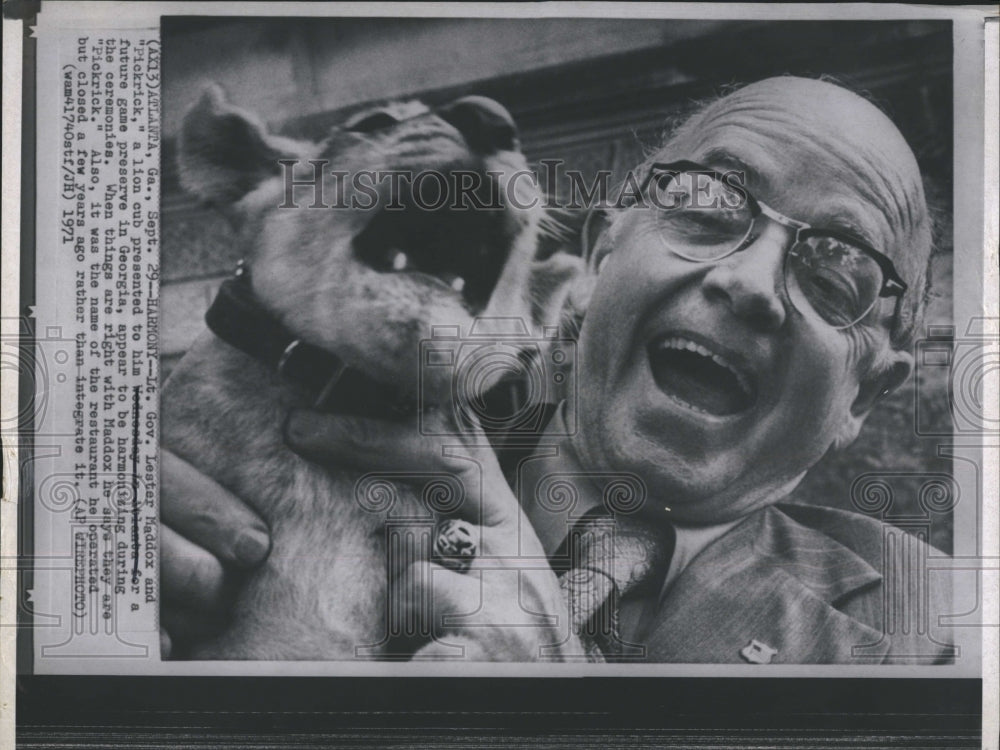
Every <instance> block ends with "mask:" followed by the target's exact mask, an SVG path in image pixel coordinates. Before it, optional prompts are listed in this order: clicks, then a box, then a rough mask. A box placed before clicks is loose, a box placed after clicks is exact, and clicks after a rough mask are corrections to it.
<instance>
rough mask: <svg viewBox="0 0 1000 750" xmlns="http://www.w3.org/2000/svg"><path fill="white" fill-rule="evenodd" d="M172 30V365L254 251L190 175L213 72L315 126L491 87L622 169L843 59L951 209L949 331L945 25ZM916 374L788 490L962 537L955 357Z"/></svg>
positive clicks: (528, 125) (943, 226)
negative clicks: (734, 108)
mask: <svg viewBox="0 0 1000 750" xmlns="http://www.w3.org/2000/svg"><path fill="white" fill-rule="evenodd" d="M162 39H163V46H164V48H163V53H164V54H163V62H164V69H163V86H164V87H163V95H164V110H163V135H164V150H163V153H164V157H163V161H164V163H163V167H164V180H163V187H162V210H163V221H162V232H163V236H162V248H163V255H162V290H161V294H162V298H161V310H162V315H163V317H162V322H161V332H162V339H161V341H162V349H161V351H162V366H163V372H164V373H168V372H169V370H170V368H171V367H172V366H173V364H175V363H176V361H177V360H178V359H179V358H180V356H182V354H183V352H184V351H185V350H186V349H187V347H188V346H189V345H190V343H191V341H192V340H193V338H194V337H195V336H196V335H197V334H198V333H199V332H200V330H201V329H202V326H203V324H202V316H203V314H204V311H205V309H206V307H207V305H208V303H209V302H210V301H211V299H212V297H213V296H214V293H215V290H216V288H217V286H218V284H219V282H220V281H221V280H222V279H223V278H224V277H225V276H226V275H227V274H229V273H230V272H231V271H232V269H233V267H234V265H235V263H236V261H237V260H238V259H239V258H240V255H241V253H240V249H239V248H238V247H237V246H236V245H235V243H234V242H233V238H232V236H231V234H230V232H229V229H228V226H227V225H226V224H225V222H224V221H223V220H222V219H221V218H219V217H218V216H217V215H216V214H214V213H212V212H211V211H209V210H207V209H204V208H202V207H200V206H199V205H198V204H197V201H196V200H195V199H194V198H193V197H192V196H190V195H187V194H185V193H184V191H183V190H182V189H181V188H180V186H179V185H178V182H177V173H176V167H175V165H174V138H175V137H176V133H177V129H178V126H179V123H180V121H181V118H182V117H183V114H184V112H185V111H186V110H187V108H188V107H189V106H191V105H192V104H193V103H194V102H195V101H196V100H197V98H198V96H199V95H200V92H201V89H202V88H203V86H204V85H205V84H207V83H208V82H216V83H220V84H221V85H222V86H223V87H224V88H225V90H226V91H227V93H228V95H229V97H230V99H231V100H232V101H233V102H234V103H235V104H237V105H239V106H241V107H244V108H246V109H248V110H250V111H253V112H255V113H257V114H258V115H259V116H260V117H261V118H262V119H263V120H264V121H265V122H267V123H268V124H269V126H270V127H271V128H272V130H274V131H275V132H281V133H285V134H288V135H294V136H298V137H308V138H315V139H319V138H322V137H323V135H324V133H325V132H326V131H327V130H328V128H329V127H330V126H331V125H333V124H335V123H338V122H340V121H341V120H342V119H343V118H345V117H346V116H349V115H350V114H352V113H354V112H355V111H357V110H359V109H364V108H367V107H369V106H371V105H373V104H377V103H380V102H384V101H387V100H392V99H409V98H417V99H421V100H423V101H425V102H426V103H428V104H431V105H433V104H437V103H443V102H446V101H449V100H451V99H453V98H455V97H457V96H462V95H465V94H473V93H474V94H481V95H485V96H490V97H493V98H494V99H497V100H498V101H500V102H501V103H503V104H504V105H505V106H506V107H507V108H508V109H509V110H510V111H511V113H512V114H513V115H514V117H515V119H516V120H517V122H518V125H519V126H520V129H521V136H522V141H523V146H524V151H525V153H526V155H527V157H528V159H529V161H531V162H532V163H537V162H538V160H539V159H562V160H563V161H564V162H565V167H566V168H567V169H578V170H581V171H582V172H583V173H584V174H592V173H595V172H596V171H597V170H599V169H611V170H613V172H614V173H615V175H616V176H619V177H620V176H621V175H623V174H624V172H625V171H626V170H627V169H629V168H630V167H632V166H634V165H635V164H636V163H638V162H639V161H640V160H641V158H642V156H643V155H644V153H645V152H647V151H648V150H649V149H651V148H654V147H655V146H656V145H657V144H658V143H659V142H660V141H661V140H662V138H663V135H664V132H665V129H666V128H667V126H668V123H670V122H672V121H675V120H676V119H677V118H678V117H681V116H683V114H684V113H685V112H686V111H688V110H690V109H691V108H692V106H693V105H694V103H695V102H697V101H699V100H701V99H704V98H706V97H710V96H713V95H715V94H718V93H720V92H721V91H723V90H724V89H725V88H726V87H727V86H731V85H734V84H739V83H747V82H751V81H754V80H757V79H760V78H764V77H767V76H772V75H780V74H785V73H788V74H794V75H805V76H820V75H823V76H832V77H834V78H835V79H836V80H838V81H839V82H840V83H842V84H844V85H846V86H848V87H849V88H851V89H853V90H855V91H858V92H859V93H862V94H864V95H865V96H867V97H868V98H869V99H871V100H872V101H874V102H875V103H876V104H878V105H879V106H880V107H881V108H882V109H883V110H884V111H885V112H886V113H887V114H888V115H889V116H890V117H891V118H892V119H893V120H894V121H895V122H896V124H897V125H898V126H899V128H900V130H901V131H902V132H903V134H904V136H905V137H906V138H907V140H908V141H909V143H910V145H911V147H912V148H913V150H914V152H915V153H916V155H917V158H918V160H919V162H920V166H921V168H922V171H923V173H924V176H925V181H926V185H927V189H928V195H929V197H930V199H931V200H932V201H933V203H934V205H935V207H936V213H937V215H938V217H939V222H938V224H939V227H938V242H937V255H936V257H935V259H934V266H933V271H932V284H933V287H932V289H933V297H932V299H931V302H930V305H929V308H928V319H927V324H928V325H929V326H936V327H935V328H933V329H930V330H932V331H934V332H935V333H936V334H938V335H939V336H940V337H941V340H942V342H943V345H944V346H947V345H948V342H949V341H950V338H949V336H950V333H949V330H948V328H947V326H950V325H951V324H952V289H951V277H952V274H951V269H952V247H951V226H950V221H949V218H950V216H951V205H950V201H951V195H952V31H951V24H950V22H947V21H942V22H937V21H864V22H859V21H843V22H831V21H822V22H811V21H783V22H764V21H752V22H748V21H738V22H730V21H677V20H622V19H525V20H513V19H365V18H351V19H320V18H310V19H303V20H295V19H285V18H272V19H255V20H247V19H237V18H216V19H211V18H205V17H199V18H197V19H186V18H169V17H165V18H164V19H163V22H162ZM919 375H920V377H919V379H911V380H910V381H909V383H908V384H907V385H906V386H905V387H904V388H902V389H901V390H900V391H899V392H897V393H896V394H895V395H893V396H892V397H891V398H889V399H887V400H886V401H885V402H884V403H883V404H881V405H880V406H879V407H877V408H876V410H875V411H874V412H873V414H872V416H871V417H870V419H869V420H868V423H867V424H866V426H865V428H864V431H863V432H862V434H861V436H860V438H859V439H858V441H857V442H856V443H855V445H854V446H852V447H851V448H850V449H849V450H847V451H845V452H843V453H841V454H839V455H831V456H828V457H827V458H826V459H824V460H823V461H822V462H821V464H820V465H818V466H817V467H815V468H814V469H813V471H811V472H810V474H809V476H808V477H807V479H806V480H805V482H804V483H803V484H802V486H801V487H800V488H799V489H798V490H797V491H796V493H795V496H794V499H795V500H796V501H798V502H805V503H818V504H824V505H832V506H835V507H842V508H846V509H852V510H863V511H866V512H869V513H872V514H873V515H877V516H879V517H884V518H887V519H888V520H893V519H903V518H909V519H911V520H910V521H908V522H907V525H909V526H910V528H912V529H913V530H915V531H916V532H917V533H926V534H929V536H930V539H931V542H932V543H933V544H934V545H935V546H937V547H939V548H940V549H942V550H944V551H946V552H950V551H951V550H952V516H951V513H950V511H949V509H948V508H949V503H948V501H947V498H946V497H945V498H944V499H942V497H941V495H940V494H937V495H936V496H935V501H934V502H929V501H928V495H927V492H928V491H930V492H931V494H932V495H934V493H935V492H937V490H934V489H933V488H934V487H940V488H941V489H940V492H943V493H945V494H947V492H949V491H951V492H953V491H954V489H953V488H952V487H951V484H950V480H949V479H948V477H950V475H951V468H952V467H951V462H950V460H949V459H947V458H939V457H938V456H937V447H938V443H939V442H940V438H936V437H934V436H935V435H948V434H950V432H951V415H950V408H949V392H948V368H947V367H934V368H925V369H923V370H921V371H920V373H919ZM917 383H919V388H918V387H917V385H916V384H917ZM935 477H936V478H935ZM935 483H937V484H935ZM852 486H853V488H854V497H853V499H852ZM883 487H884V488H888V492H889V493H890V494H891V501H890V502H888V503H886V502H885V501H884V500H883V496H882V494H880V493H881V492H882V489H880V488H883ZM935 503H936V504H935Z"/></svg>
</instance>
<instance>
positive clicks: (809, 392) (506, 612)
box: [163, 77, 951, 664]
mask: <svg viewBox="0 0 1000 750" xmlns="http://www.w3.org/2000/svg"><path fill="white" fill-rule="evenodd" d="M634 174H635V176H636V178H637V179H636V182H635V186H637V189H634V190H633V191H632V195H630V196H628V197H629V200H627V201H625V202H624V204H623V205H622V206H620V207H615V208H613V209H611V210H608V211H604V212H600V213H598V214H595V215H594V216H592V219H591V221H590V222H589V223H588V228H587V230H588V231H587V234H588V238H589V240H590V241H589V243H588V246H587V253H588V256H589V257H588V262H589V267H590V269H591V271H592V273H593V278H592V289H591V290H590V291H589V294H588V295H587V298H586V299H585V300H584V303H585V305H584V306H585V309H586V314H585V316H584V318H583V324H582V329H581V332H580V336H579V342H578V344H579V349H578V354H579V357H578V361H577V367H578V373H577V382H578V384H579V393H578V398H576V399H571V400H567V401H566V402H565V403H564V404H562V405H561V406H560V407H559V408H558V409H556V410H554V412H553V416H552V421H551V422H550V428H549V430H548V431H547V432H546V433H545V435H543V436H542V438H541V440H540V441H539V442H538V445H537V446H536V447H535V449H534V450H528V451H524V449H523V446H522V447H521V449H520V450H519V451H505V450H504V449H503V441H502V439H501V440H497V439H496V438H494V444H495V445H497V446H498V450H497V452H496V456H494V455H493V454H490V453H488V452H483V451H478V452H475V453H474V454H470V455H472V456H473V458H474V459H475V461H474V463H473V462H469V461H462V460H460V459H456V458H449V457H445V456H443V455H442V451H441V450H440V445H438V444H436V443H435V442H433V441H429V440H427V439H426V438H425V437H423V436H421V435H419V434H418V432H417V431H416V430H413V429H412V428H411V427H408V426H406V425H395V424H389V423H382V422H366V423H364V424H362V423H361V420H359V419H357V418H353V417H352V418H346V417H338V416H331V415H321V414H317V413H311V412H296V413H294V414H292V415H291V417H290V419H289V423H288V427H287V439H288V442H289V444H290V445H292V447H293V448H295V449H296V450H298V451H299V452H301V453H303V454H304V455H307V456H309V457H311V458H314V459H316V460H324V459H334V458H335V459H336V460H337V461H342V462H348V463H353V464H355V465H357V466H360V467H364V466H366V465H368V466H370V467H371V468H373V469H380V470H386V469H391V468H398V469H400V470H404V471H405V470H413V469H414V467H422V468H428V467H429V468H435V469H438V470H447V471H452V472H455V473H457V474H459V475H462V476H464V477H467V478H469V479H470V480H471V479H473V473H474V474H475V481H468V482H466V487H467V488H472V491H471V493H470V498H469V499H470V500H471V502H469V503H467V504H466V511H467V513H468V516H467V518H468V520H469V522H470V523H471V522H475V523H478V524H480V525H481V540H482V541H481V544H480V545H479V549H478V557H476V559H475V560H474V561H473V563H472V569H471V570H462V569H448V568H445V567H440V566H438V565H436V564H435V563H431V562H427V563H426V564H427V565H432V566H433V567H434V576H433V587H432V590H431V591H430V592H427V593H428V595H429V596H432V597H433V603H434V607H433V609H432V610H431V611H432V612H433V617H434V619H435V623H434V627H435V631H434V632H435V634H436V635H437V636H438V637H440V639H441V641H442V643H443V642H444V641H448V643H450V644H452V645H453V644H455V643H460V644H462V645H464V646H466V647H467V649H468V650H467V652H466V653H467V655H468V656H469V658H473V659H505V660H528V659H538V658H548V659H574V658H595V659H599V658H612V659H615V658H619V659H645V660H649V661H661V662H738V663H742V662H751V663H767V662H771V663H791V664H795V663H862V664H868V663H877V662H882V661H888V662H893V661H915V662H918V663H931V662H934V661H940V660H945V659H947V658H948V656H949V654H950V653H951V651H950V649H949V647H948V646H947V644H946V643H944V642H943V641H944V639H943V638H941V637H940V636H939V635H934V634H928V633H927V632H926V629H925V628H924V625H923V623H913V627H909V622H908V623H907V626H906V627H899V622H900V621H899V620H898V619H897V618H900V617H909V616H911V615H913V613H912V612H910V610H909V609H908V608H909V607H911V606H915V605H912V604H911V603H910V599H909V598H908V594H909V593H911V592H908V591H907V590H906V588H907V585H906V584H905V583H904V584H900V583H899V580H896V579H895V578H894V575H898V570H897V567H898V565H899V564H900V563H901V560H902V558H901V557H899V556H898V555H897V556H896V557H894V556H893V555H888V554H886V552H885V551H886V549H889V548H887V547H886V546H885V542H884V535H885V533H886V532H885V529H884V528H883V527H882V525H881V524H879V523H877V522H875V521H873V520H871V519H867V518H864V517H862V516H860V515H856V514H850V513H844V512H840V511H835V510H831V509H827V508H824V507H822V503H823V498H815V499H814V500H815V502H816V504H815V505H811V506H802V505H794V506H793V505H784V504H780V503H781V501H782V500H783V499H785V498H786V497H787V496H788V495H789V493H790V492H791V491H792V490H793V489H794V488H795V486H796V485H797V484H798V483H799V481H800V480H801V479H802V477H803V476H804V474H805V473H806V472H807V471H808V470H809V468H810V467H812V466H813V465H814V464H815V463H816V462H817V461H819V459H820V458H821V457H822V456H823V455H824V454H825V453H826V452H827V451H828V450H830V449H831V448H839V447H844V446H846V445H849V444H850V443H851V442H852V441H853V440H854V439H855V437H856V436H857V435H858V431H859V430H860V428H861V426H862V424H863V422H864V420H865V418H866V417H867V415H868V413H869V412H870V410H871V409H872V407H873V406H874V405H875V404H876V403H877V402H878V400H879V399H880V398H882V397H883V396H885V395H886V394H888V393H890V392H892V390H893V389H895V388H896V387H897V386H898V385H899V384H900V383H901V382H902V381H903V380H905V378H906V377H907V376H908V375H909V373H910V370H911V365H912V357H911V355H910V353H909V351H908V349H909V347H910V345H911V342H912V337H913V334H914V330H915V327H916V325H917V324H918V322H919V320H920V318H921V313H922V307H923V302H924V299H923V297H924V288H925V284H926V266H927V262H928V257H929V254H930V244H931V239H930V236H931V232H930V225H929V219H928V212H927V208H926V205H925V199H924V193H923V188H922V183H921V178H920V174H919V171H918V168H917V164H916V161H915V159H914V157H913V154H912V153H911V151H910V149H909V147H908V146H907V144H906V142H905V141H904V140H903V138H902V136H901V135H900V133H899V132H898V131H897V129H896V128H895V127H894V125H893V124H892V123H891V122H890V121H889V119H888V118H886V116H885V115H883V114H882V113H881V112H880V111H879V110H878V109H876V108H875V107H874V106H872V105H871V104H870V103H869V102H867V101H865V100H864V99H862V98H860V97H858V96H856V95H855V94H853V93H851V92H849V91H847V90H845V89H843V88H840V87H838V86H836V85H833V84H830V83H826V82H821V81H815V80H806V79H800V78H791V77H782V78H774V79H768V80H765V81H761V82H759V83H756V84H752V85H749V86H746V87H744V88H741V89H739V90H737V91H735V92H734V93H731V94H729V95H727V96H725V97H723V98H721V99H718V100H716V101H714V102H712V103H710V104H708V105H707V106H706V107H704V108H703V109H702V110H701V111H700V112H698V113H697V114H695V115H694V116H693V117H691V118H690V119H689V120H688V121H687V122H686V123H685V124H684V125H682V126H681V127H680V128H679V129H678V130H677V131H676V132H675V133H674V134H673V135H672V137H671V138H670V140H669V141H668V142H667V144H666V145H665V146H664V147H663V148H662V149H661V150H660V151H659V152H657V153H656V154H655V156H654V157H653V158H652V159H651V160H650V161H649V162H648V163H646V164H644V165H642V166H641V167H640V168H639V169H638V170H636V171H635V173H634ZM564 423H568V424H576V425H578V430H576V432H575V433H574V434H572V435H569V434H568V433H569V432H570V431H569V430H566V429H564V428H562V425H563V424H564ZM359 436H361V437H360V438H359ZM501 465H502V468H501ZM472 467H475V470H474V471H473V468H472ZM554 476H561V477H572V478H576V479H574V480H573V483H572V484H573V487H572V491H573V493H574V497H575V503H562V504H561V505H560V504H559V503H557V502H547V501H546V499H545V498H546V489H549V490H551V487H548V488H547V486H546V485H545V483H546V482H547V481H549V482H550V480H551V478H552V477H554ZM601 477H634V478H638V480H639V484H638V485H637V487H638V489H637V490H636V492H634V493H633V494H634V495H635V494H638V496H640V500H641V502H640V503H639V505H638V506H637V507H629V508H619V509H618V512H617V513H616V512H615V510H616V509H615V507H613V506H612V507H611V508H610V512H609V509H608V507H607V504H606V503H605V501H604V493H603V492H602V489H601V487H600V482H601V481H602V480H601ZM511 482H513V486H515V487H516V488H517V489H518V490H519V491H520V494H521V497H520V498H516V497H515V495H514V492H513V491H512V489H511ZM633 489H636V488H635V487H633ZM205 498H210V500H209V501H208V502H206V503H205V504H206V507H209V508H213V509H218V510H217V511H211V512H212V513H215V517H216V518H217V526H218V529H217V534H215V535H214V537H215V539H216V540H217V542H216V544H217V548H216V549H213V550H211V552H212V553H214V554H215V555H216V556H218V557H219V558H220V559H222V560H224V561H227V562H238V563H239V564H243V565H248V564H249V565H252V564H253V563H254V562H255V561H257V560H259V559H260V558H261V557H262V556H263V555H265V554H266V546H264V545H261V544H259V543H258V544H256V545H254V544H245V545H243V546H242V547H239V546H235V545H236V542H237V540H238V539H240V538H241V536H240V535H241V534H242V533H243V532H247V531H250V530H252V529H254V528H255V526H256V528H257V529H258V531H257V534H258V536H257V538H258V540H259V538H260V531H261V529H260V523H259V521H256V520H255V519H254V517H253V514H252V513H251V512H250V511H249V510H248V509H246V508H245V507H244V506H242V504H241V503H239V501H238V500H236V499H235V498H232V497H231V496H229V495H228V494H227V493H225V491H224V490H222V489H221V488H219V487H218V486H216V485H214V484H213V483H211V482H210V480H208V479H207V478H205V477H202V476H200V475H198V474H196V473H195V472H194V471H193V470H192V469H190V467H187V466H186V465H184V464H181V463H180V462H178V461H177V460H176V459H172V460H168V462H166V463H165V468H164V500H163V502H164V503H186V502H193V501H195V500H193V499H196V500H197V501H198V502H202V501H204V500H205ZM529 521H530V523H529ZM178 531H180V532H181V533H182V534H183V533H184V530H183V529H179V530H178ZM202 538H204V535H202ZM243 538H246V539H251V538H253V537H252V536H244V537H243ZM907 544H908V545H909V546H907V545H902V547H905V548H906V549H907V550H908V552H907V554H911V555H914V557H913V559H917V558H919V556H920V554H922V553H923V550H922V548H921V547H919V543H918V542H916V541H915V540H913V541H912V542H910V541H908V542H907ZM902 547H901V548H902ZM901 548H900V549H901ZM893 549H896V548H893ZM240 550H242V556H241V554H238V552H239V551H240ZM914 550H915V552H914ZM248 551H249V552H248ZM176 553H177V551H176V550H171V549H170V548H165V549H164V556H165V557H166V558H167V559H168V560H169V558H170V556H171V555H172V554H176ZM198 553H199V554H205V555H207V554H209V553H208V552H206V551H204V550H199V551H198ZM900 554H902V553H900ZM581 555H582V556H584V558H586V559H584V560H583V561H582V562H581ZM588 555H589V557H587V556H588ZM546 560H547V561H548V562H549V563H551V565H550V564H545V561H546ZM539 561H541V563H539ZM623 562H624V565H623ZM883 566H893V570H894V571H896V573H895V574H894V575H890V571H889V570H888V569H883ZM169 567H170V566H169V565H167V566H165V570H166V569H167V568H169ZM203 569H204V570H208V571H214V573H212V575H213V576H215V577H218V576H221V575H222V571H223V567H219V566H217V567H212V566H205V567H204V568H203ZM581 571H584V573H585V575H582V576H581V575H580V572H581ZM903 577H904V578H905V575H904V576H903ZM164 584H165V587H166V588H168V589H169V588H170V587H171V586H173V587H174V588H175V590H178V591H179V592H180V593H181V594H182V595H183V594H184V593H185V592H187V593H188V595H189V596H190V597H191V600H192V601H194V602H198V601H199V600H201V601H202V604H201V607H202V608H203V609H210V607H209V606H207V605H206V603H205V602H204V599H205V595H204V592H206V591H216V590H218V588H219V586H218V580H198V579H197V577H194V578H190V579H189V580H188V581H187V582H186V583H185V584H184V585H179V584H178V583H177V582H175V581H171V580H167V579H166V574H165V581H164ZM914 585H915V586H919V585H920V584H919V583H917V584H914ZM899 586H902V590H900V589H899ZM891 587H895V588H891ZM912 593H915V592H912ZM567 597H568V599H569V602H570V610H569V612H570V618H569V621H570V624H571V625H572V626H573V627H572V631H573V632H572V633H570V632H567V628H566V627H565V623H566V622H567V618H566V617H560V615H565V614H566V612H567V609H566V604H565V601H566V598H567ZM931 599H932V604H931V606H930V607H929V610H930V611H932V612H933V611H935V610H936V609H937V610H938V611H940V607H941V606H943V605H942V604H941V603H940V602H941V598H940V597H939V596H938V595H937V594H936V593H935V594H934V595H933V596H932V598H931ZM914 601H915V599H914ZM898 602H902V605H898ZM208 604H211V602H208ZM904 610H905V611H904ZM927 611H928V610H926V609H925V610H923V614H922V615H921V614H920V613H918V614H917V616H926V612H927ZM446 613H451V614H462V613H475V614H471V615H468V616H467V617H465V618H462V617H458V618H456V619H455V620H454V623H457V624H454V623H453V624H450V625H448V626H447V627H445V626H444V625H443V624H442V622H443V621H442V620H441V619H440V616H441V615H443V614H446ZM546 614H548V615H554V616H555V617H552V618H550V620H547V621H546V620H542V619H540V616H542V615H546ZM179 621H180V622H183V621H184V620H183V618H181V619H180V620H179ZM546 622H547V623H549V624H540V623H546ZM595 623H597V624H596V625H595ZM525 625H531V627H525ZM441 648H442V649H444V648H445V647H444V646H443V645H442V646H441ZM435 649H436V644H435V643H431V644H429V645H427V646H425V647H424V653H425V654H433V653H434V652H435Z"/></svg>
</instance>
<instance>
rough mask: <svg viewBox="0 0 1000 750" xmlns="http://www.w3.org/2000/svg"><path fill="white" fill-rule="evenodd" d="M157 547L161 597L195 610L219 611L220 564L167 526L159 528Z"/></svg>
mask: <svg viewBox="0 0 1000 750" xmlns="http://www.w3.org/2000/svg"><path fill="white" fill-rule="evenodd" d="M160 544H161V547H162V554H161V556H160V581H161V583H162V585H163V594H164V596H165V597H166V598H167V599H168V600H172V601H174V602H176V603H179V604H181V605H184V606H189V607H193V608H195V609H200V610H204V611H212V610H217V609H219V608H220V607H221V606H222V604H223V601H224V591H225V586H224V584H225V575H224V571H223V568H222V563H220V562H219V560H218V559H217V558H216V557H214V556H213V555H212V553H210V552H208V551H207V550H205V549H202V548H201V547H199V546H198V545H196V544H195V543H194V542H191V541H189V540H187V539H185V538H184V537H182V536H181V535H180V534H178V533H177V532H176V531H174V530H173V529H171V528H170V527H169V526H161V529H160ZM165 609H166V607H165Z"/></svg>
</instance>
